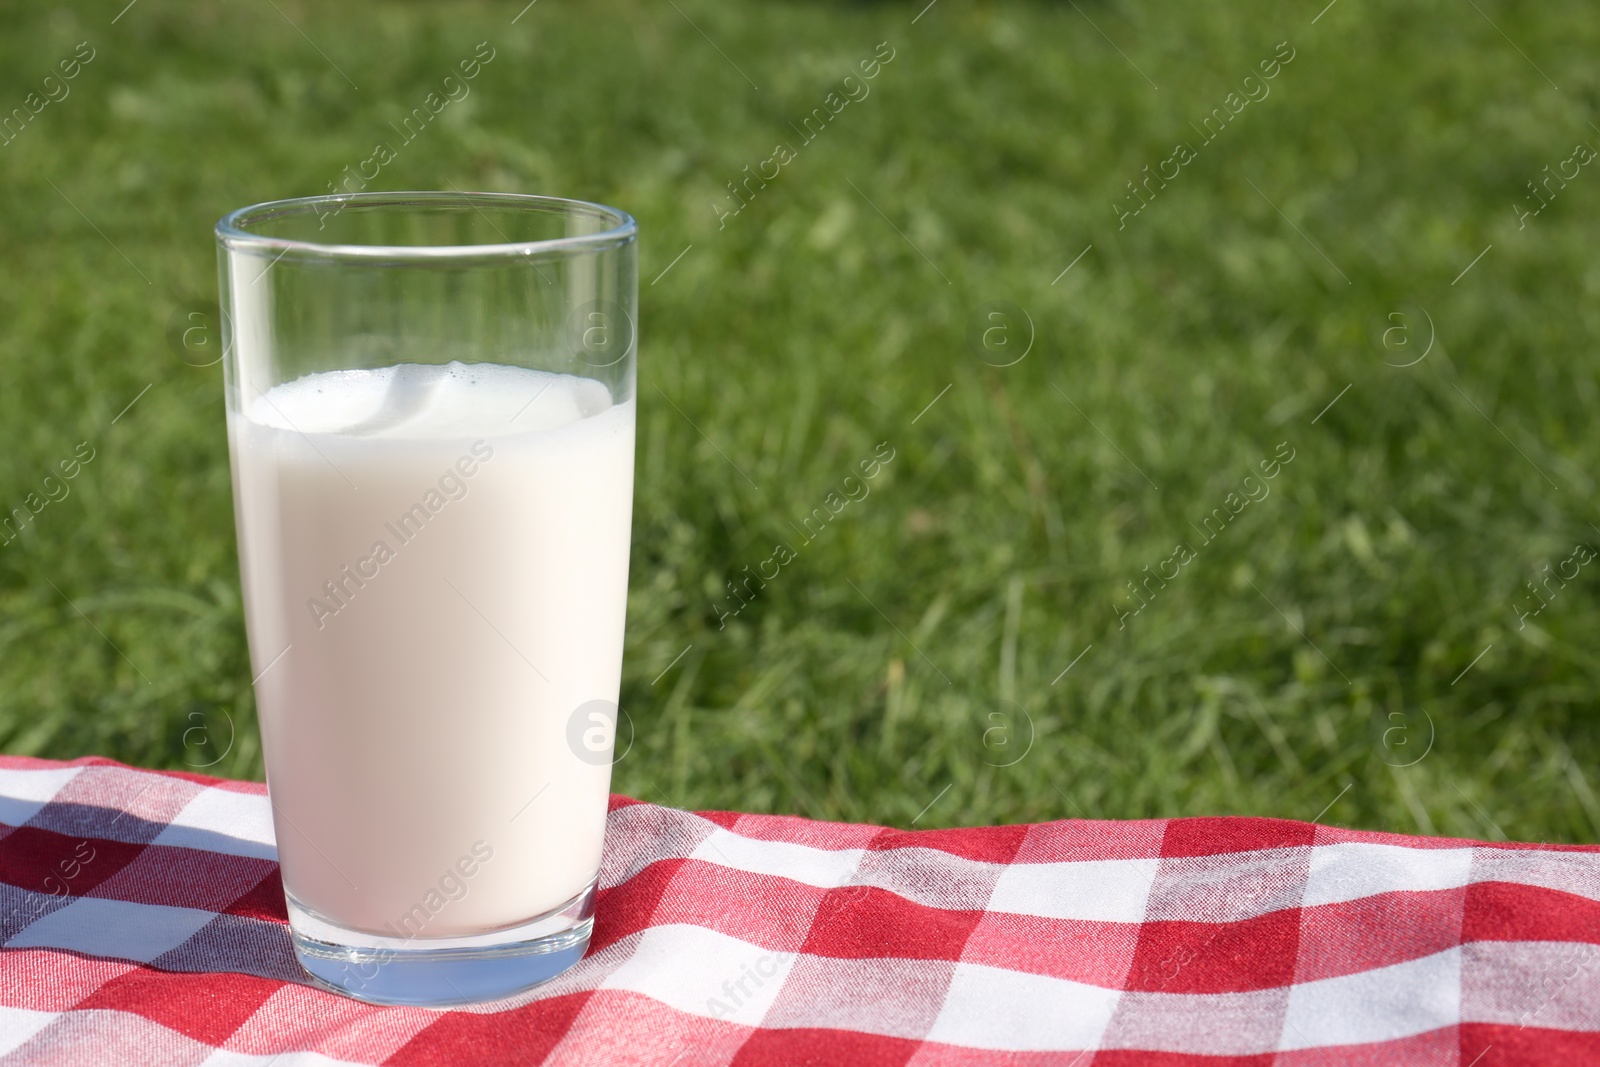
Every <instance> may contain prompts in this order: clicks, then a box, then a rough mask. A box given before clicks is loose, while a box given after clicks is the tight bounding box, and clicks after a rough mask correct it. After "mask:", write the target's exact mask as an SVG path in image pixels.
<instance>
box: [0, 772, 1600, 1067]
mask: <svg viewBox="0 0 1600 1067" xmlns="http://www.w3.org/2000/svg"><path fill="white" fill-rule="evenodd" d="M0 823H3V826H0V833H3V834H4V836H3V838H0V910H3V913H4V919H3V925H0V936H3V938H4V948H3V951H0V1054H3V1055H4V1057H5V1058H4V1062H5V1063H8V1064H9V1063H48V1064H67V1063H72V1064H79V1063H84V1064H88V1063H94V1064H102V1063H104V1064H118V1065H139V1064H152V1065H154V1064H160V1065H164V1067H170V1065H179V1064H201V1063H204V1064H219V1065H238V1067H245V1065H252V1067H269V1065H270V1067H293V1065H306V1064H319V1065H320V1064H343V1063H355V1064H405V1065H432V1064H441V1065H442V1064H458V1063H461V1064H502V1063H503V1064H527V1065H531V1064H540V1063H552V1064H603V1065H606V1067H616V1065H621V1064H659V1065H662V1067H668V1065H673V1067H694V1065H709V1064H750V1065H756V1064H774V1065H776V1064H785V1065H787V1064H834V1063H837V1064H850V1065H863V1067H878V1065H885V1067H886V1065H891V1064H892V1065H900V1064H913V1065H928V1067H933V1065H940V1067H943V1065H954V1064H980V1063H981V1064H1008V1065H1024V1064H1026V1065H1034V1064H1060V1065H1080V1067H1088V1065H1090V1064H1098V1065H1104V1064H1116V1065H1124V1064H1153V1065H1154V1064H1159V1065H1163V1067H1176V1065H1185V1067H1187V1065H1200V1064H1205V1065H1223V1064H1228V1065H1234V1064H1251V1065H1255V1064H1262V1065H1265V1064H1289V1065H1300V1064H1305V1065H1312V1064H1316V1065H1323V1064H1372V1065H1379V1064H1382V1065H1393V1064H1461V1065H1473V1067H1503V1065H1507V1064H1582V1063H1600V849H1596V848H1594V847H1575V846H1554V845H1552V846H1534V845H1519V844H1482V843H1478V842H1471V841H1457V840H1446V839H1440V838H1417V837H1402V836H1397V835H1392V834H1379V833H1365V832H1358V831H1352V830H1340V829H1333V828H1330V827H1325V826H1317V825H1312V824H1308V823H1300V822H1288V821H1281V820H1274V819H1247V818H1198V819H1171V820H1165V821H1160V820H1152V821H1143V822H1091V821H1067V822H1053V823H1042V824H1038V825H1032V826H998V827H990V828H985V829H972V830H927V831H920V832H908V831H901V830H891V829H885V828H882V827H877V826H855V825H839V824H832V823H819V822H810V821H807V820H804V819H796V818H785V817H777V816H765V815H738V814H726V813H716V812H713V813H704V814H695V813H692V812H686V811H677V810H674V809H671V808H662V807H657V806H655V805H652V804H643V803H637V802H634V801H630V800H626V799H622V798H617V799H615V800H614V801H613V803H612V807H611V814H610V823H609V827H608V829H607V835H606V849H605V860H604V867H603V869H602V872H601V886H602V891H601V895H600V899H599V905H598V918H597V922H596V926H595V935H594V942H593V946H592V948H591V950H590V953H589V955H588V956H587V958H585V959H584V961H583V962H582V963H581V964H579V965H578V967H577V968H575V969H574V970H572V971H570V972H569V973H567V974H566V975H564V976H562V977H561V978H559V979H557V980H556V981H554V982H552V983H551V984H549V985H547V986H544V987H542V988H540V989H538V990H536V991H534V992H533V993H530V994H524V995H522V996H519V997H516V998H512V999H510V1000H506V1001H501V1002H497V1003H494V1004H485V1005H478V1006H474V1007H471V1008H457V1009H452V1010H438V1011H436V1010H428V1009H420V1008H380V1007H372V1006H369V1005H366V1004H360V1003H357V1002H355V1001H352V1000H347V999H345V998H343V997H339V996H335V995H332V994H329V993H325V992H322V991H321V990H319V989H316V988H313V987H312V986H310V985H309V984H308V983H307V981H306V980H305V978H304V976H303V975H302V974H301V972H300V971H299V969H298V967H297V966H296V964H295V962H294V959H293V956H292V953H291V951H290V946H289V937H288V931H287V927H286V925H285V919H284V909H283V898H282V889H281V886H280V884H279V881H278V871H277V865H276V864H275V863H274V862H273V856H274V850H273V845H272V826H271V814H270V809H269V807H268V803H267V798H266V795H265V790H264V788H263V787H262V786H260V785H257V784H253V783H248V782H227V781H218V780H215V779H210V778H204V777H201V776H198V775H189V774H171V773H154V772H150V771H142V770H136V769H133V768H129V767H124V766H122V765H120V764H116V763H113V762H111V761H109V760H103V759H93V758H91V759H83V760H77V761H74V762H72V763H52V762H47V761H43V760H34V759H23V758H9V757H6V758H0Z"/></svg>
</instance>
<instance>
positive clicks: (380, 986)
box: [284, 882, 595, 1007]
mask: <svg viewBox="0 0 1600 1067" xmlns="http://www.w3.org/2000/svg"><path fill="white" fill-rule="evenodd" d="M594 895H595V883H594V882H590V883H589V884H588V886H586V887H585V888H584V890H583V892H581V893H579V894H578V895H577V896H575V897H573V898H572V899H571V900H569V901H567V902H566V903H565V904H562V905H561V906H559V907H557V908H555V909H553V910H551V911H547V912H545V913H544V914H543V915H539V916H536V917H535V918H533V919H530V920H528V921H527V922H525V923H518V924H517V925H516V926H510V927H506V928H504V929H501V930H495V931H492V932H490V933H486V934H473V935H472V936H470V937H416V938H404V937H384V936H382V935H380V934H370V933H367V932H365V931H362V930H350V929H347V928H345V927H342V926H339V925H337V924H335V923H331V922H329V921H328V920H327V919H325V918H323V917H322V916H320V915H317V914H316V913H315V912H313V911H311V910H310V909H309V908H307V907H306V906H305V905H303V904H301V903H300V902H299V901H297V900H295V898H294V897H293V896H290V895H289V894H287V893H285V894H284V896H285V897H286V898H287V903H288V907H289V930H290V936H291V938H292V940H293V941H294V954H295V958H296V959H297V960H299V962H300V966H301V967H304V968H305V970H306V973H307V974H309V975H310V976H311V980H312V981H313V982H315V983H316V984H317V985H319V986H321V987H323V988H324V989H328V990H332V991H333V992H335V993H342V994H344V995H345V996H347V997H354V998H355V999H356V1000H364V1001H366V1002H368V1003H370V1004H406V1005H412V1006H417V1007H447V1006H450V1005H454V1004H473V1003H477V1002H480V1001H485V1000H498V999H500V998H501V997H508V996H511V995H512V994H514V993H520V992H522V991H524V990H527V989H531V988H533V987H534V986H536V985H539V984H540V983H541V982H548V981H549V980H550V979H552V978H554V977H556V976H557V975H559V974H561V973H562V972H563V971H566V970H567V969H568V968H570V967H572V966H573V965H574V964H576V963H577V962H578V961H579V960H581V959H583V954H584V952H586V951H587V950H588V948H589V933H590V931H591V930H593V928H594Z"/></svg>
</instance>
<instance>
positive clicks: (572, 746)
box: [217, 192, 638, 1005]
mask: <svg viewBox="0 0 1600 1067" xmlns="http://www.w3.org/2000/svg"><path fill="white" fill-rule="evenodd" d="M217 241H218V246H219V249H218V257H219V266H220V284H221V292H222V307H223V309H224V311H225V321H224V346H225V347H224V352H225V359H224V366H225V370H226V374H225V382H226V390H227V420H228V443H229V451H230V456H231V460H232V470H233V490H234V513H235V519H236V523H237V527H238V533H239V562H240V571H241V575H242V579H243V586H244V604H245V621H246V625H247V629H248V632H249V641H250V659H251V667H252V673H253V675H254V676H255V682H254V684H255V694H256V704H257V708H258V711H259V718H260V724H261V737H262V744H263V751H264V753H265V758H266V766H267V781H268V790H269V792H270V794H271V798H272V813H273V822H274V827H275V831H276V835H277V842H278V858H279V863H280V865H281V868H282V873H283V885H284V893H285V896H286V898H287V904H288V911H289V924H290V929H291V931H292V934H293V940H294V948H295V952H296V955H297V956H298V958H299V960H300V963H301V964H302V966H304V967H305V969H306V970H307V971H308V972H309V973H310V975H311V976H312V978H314V979H315V980H316V981H317V982H318V983H320V984H322V985H324V986H326V987H329V988H331V989H334V990H337V991H339V992H342V993H347V994H349V995H351V996H354V997H358V998H360V999H362V1000H367V1001H372V1002H376V1003H384V1004H420V1005H442V1004H449V1003H464V1002H471V1001H481V1000H488V999H493V998H497V997H501V996H505V995H508V994H511V993H515V992H517V991H519V990H522V989H526V988H528V987H529V986H532V985H534V984H536V983H538V982H542V981H545V980H547V979H549V978H551V977H553V976H555V975H557V974H559V973H561V972H562V971H564V970H566V969H567V968H569V967H571V966H572V965H573V964H575V963H576V962H577V961H578V960H579V959H580V958H582V956H583V954H584V951H585V950H586V948H587V947H588V943H589V932H590V928H591V926H592V924H593V910H594V894H595V877H596V873H597V871H598V869H599V866H600V846H601V839H602V834H603V832H604V829H605V821H606V801H607V794H608V791H609V787H610V780H611V760H612V748H613V741H614V738H615V727H616V721H617V698H618V685H619V681H620V674H621V668H622V632H623V616H624V614H625V609H626V605H627V589H628V541H629V526H630V521H631V516H632V503H633V446H634V410H635V404H634V398H635V386H634V363H635V353H636V345H635V338H636V335H635V324H636V322H637V316H636V307H637V298H638V279H637V258H636V241H637V231H636V227H635V224H634V221H633V219H631V218H629V217H628V216H627V215H626V214H624V213H623V212H621V211H617V210H615V209H613V208H608V207H602V206H600V205H597V204H587V203H581V202H579V201H574V200H560V199H554V198H550V197H539V196H521V195H509V194H500V193H493V194H487V193H484V194H480V193H457V192H451V193H362V194H355V195H339V196H323V197H310V198H306V199H301V200H285V201H279V202H276V203H270V204H260V205H257V206H255V207H248V208H244V209H242V210H240V211H235V212H233V213H232V214H230V215H228V216H227V217H225V218H224V219H222V221H221V222H219V223H218V224H217Z"/></svg>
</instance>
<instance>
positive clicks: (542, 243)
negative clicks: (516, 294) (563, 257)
mask: <svg viewBox="0 0 1600 1067" xmlns="http://www.w3.org/2000/svg"><path fill="white" fill-rule="evenodd" d="M454 201H464V202H465V203H466V204H467V205H468V206H469V207H472V208H477V207H478V206H479V205H480V204H485V203H487V204H492V205H493V206H495V207H513V208H521V209H524V210H533V209H542V210H545V211H552V210H553V211H554V212H555V213H558V214H564V215H585V214H586V215H591V216H596V217H598V218H600V219H601V220H603V221H606V222H609V223H610V226H609V228H607V229H604V230H600V231H597V232H595V233H586V234H578V235H575V236H571V237H552V238H546V239H544V240H538V241H505V242H502V243H499V244H464V245H372V244H341V243H336V242H323V241H306V240H300V239H298V238H292V237H272V236H269V235H267V234H262V233H255V232H252V231H251V230H250V229H249V227H250V226H251V225H253V224H257V223H260V222H265V221H271V220H273V219H281V218H288V217H291V216H295V215H306V214H310V213H317V214H318V215H319V217H320V212H317V209H318V208H321V207H326V206H330V205H332V206H335V211H334V213H335V214H337V213H338V212H339V211H343V210H344V209H345V208H346V207H351V206H361V207H378V208H418V207H431V206H436V205H439V204H447V203H450V202H454ZM490 225H491V226H492V225H493V223H490ZM215 232H216V236H217V241H218V243H219V244H221V245H222V246H223V247H224V248H226V249H228V250H229V251H230V252H234V251H239V252H272V253H276V254H277V255H279V256H283V255H287V254H289V253H291V252H293V253H297V254H304V255H307V256H316V257H323V258H327V259H353V260H396V259H402V260H460V259H494V258H502V257H510V256H531V255H541V254H542V255H549V254H562V253H569V252H599V251H605V250H607V249H610V248H616V247H619V246H621V245H625V244H627V243H628V242H629V241H632V240H634V239H635V238H637V237H638V234H639V224H638V223H637V222H635V221H634V219H633V216H632V215H629V214H628V213H627V212H626V211H622V210H620V209H619V208H614V207H608V206H606V205H605V204H597V203H593V202H591V201H588V200H574V199H571V198H568V197H560V196H539V195H536V194H533V193H477V192H461V191H452V192H444V191H438V190H431V191H423V190H418V191H409V192H374V193H335V194H331V195H323V196H300V197H292V198H289V199H286V200H268V201H264V202H262V203H259V204H251V205H249V206H248V207H242V208H237V209H235V210H233V211H230V212H228V213H227V214H226V215H224V216H222V218H221V219H219V220H217V225H216V231H215Z"/></svg>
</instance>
